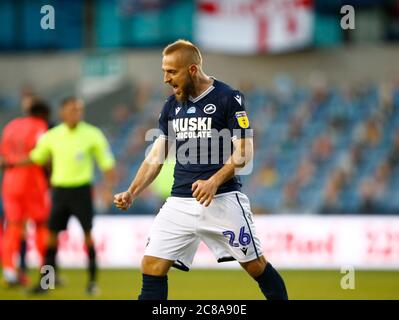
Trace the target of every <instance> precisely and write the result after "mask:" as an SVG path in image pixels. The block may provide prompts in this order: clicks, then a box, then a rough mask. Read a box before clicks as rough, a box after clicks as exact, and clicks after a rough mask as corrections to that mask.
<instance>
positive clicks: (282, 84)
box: [0, 0, 399, 299]
mask: <svg viewBox="0 0 399 320" xmlns="http://www.w3.org/2000/svg"><path fill="white" fill-rule="evenodd" d="M344 4H345V5H349V6H351V7H343V5H344ZM46 5H47V6H51V8H53V9H54V11H53V13H54V15H53V17H54V25H53V26H52V20H51V18H52V16H51V12H52V9H51V10H50V11H48V10H47V9H48V7H44V6H46ZM42 8H44V9H43V10H44V11H42V12H41V10H42ZM352 9H353V10H352ZM341 10H342V12H341ZM0 21H1V28H0V128H1V129H2V128H3V126H4V124H5V123H6V122H7V121H9V120H10V119H12V118H14V117H17V116H20V115H21V114H22V105H23V103H24V101H25V100H26V99H29V97H31V96H32V95H39V96H41V97H43V98H44V99H45V100H47V101H48V102H49V103H50V104H51V106H52V107H53V121H54V122H57V121H58V119H57V107H58V104H59V102H60V101H61V100H62V98H64V97H66V96H69V95H78V96H81V97H82V98H83V99H84V100H85V102H86V120H87V121H88V122H91V123H93V124H95V125H98V126H100V127H101V128H102V129H103V130H104V132H105V133H106V135H107V137H108V138H109V140H110V142H111V146H112V150H113V151H114V154H115V156H116V158H117V171H118V187H117V190H116V191H122V190H124V189H126V188H127V186H128V185H129V184H130V182H131V179H132V178H133V177H134V174H135V172H136V171H137V169H138V166H139V165H140V163H141V161H142V160H143V157H144V151H145V149H146V148H147V147H148V145H149V144H150V142H146V141H145V140H144V135H145V133H146V131H147V130H149V129H151V128H156V127H157V120H158V114H159V112H160V110H161V108H162V105H163V101H164V99H165V98H166V97H167V96H168V95H169V94H170V91H169V89H168V88H167V86H165V85H164V84H163V81H162V72H161V52H162V48H163V47H164V46H165V45H167V44H168V43H170V42H173V41H175V40H176V39H179V38H183V39H188V40H191V41H193V42H194V43H195V44H197V45H198V46H199V47H200V48H201V49H202V52H203V58H204V70H205V72H206V73H207V74H208V75H213V76H215V77H216V78H218V79H220V80H222V81H225V82H227V83H229V84H231V85H232V86H234V87H236V88H237V89H239V90H241V92H242V93H243V94H244V95H245V97H246V104H247V111H248V115H249V119H250V123H251V126H252V128H253V129H254V133H255V137H254V141H255V159H254V170H253V173H252V174H251V175H248V176H243V177H242V180H243V183H244V188H243V191H244V192H245V193H246V194H247V195H248V196H249V198H250V200H251V204H252V210H253V212H254V214H255V221H256V225H257V233H258V234H259V237H260V238H261V241H262V244H263V247H264V253H265V255H266V256H267V257H268V258H270V260H271V261H272V262H273V264H274V265H276V266H277V267H279V268H284V269H287V271H286V276H287V277H288V278H289V279H291V280H289V281H292V282H291V283H292V285H291V287H292V288H293V290H294V292H295V294H296V296H295V295H294V298H295V297H297V298H305V299H307V298H316V299H317V298H327V299H329V298H336V299H340V298H348V297H349V298H350V297H354V298H362V299H367V298H373V297H374V298H381V297H382V298H394V299H397V298H399V276H398V274H397V273H395V272H392V273H390V274H389V275H388V274H387V273H383V272H381V273H375V274H374V276H375V278H373V277H370V278H368V277H364V279H375V280H374V281H375V283H376V284H378V283H379V284H380V286H381V287H380V289H381V290H380V291H378V290H377V289H375V288H376V287H375V286H374V287H373V285H370V284H369V287H371V288H374V289H373V290H370V292H368V291H367V289H365V288H366V287H367V286H365V287H361V286H360V287H359V288H360V289H359V288H358V289H357V290H355V291H353V292H355V293H353V294H354V296H351V295H347V293H348V292H349V291H345V290H342V289H340V287H339V286H340V282H339V281H340V277H341V276H342V275H343V274H340V270H341V268H344V267H346V266H352V267H354V268H355V269H356V270H357V269H370V268H371V269H395V268H398V267H399V215H398V214H399V63H398V58H399V46H398V43H399V42H398V40H399V1H398V0H386V1H383V0H379V1H377V0H357V1H355V0H352V1H345V3H343V1H339V0H313V1H312V0H97V1H94V0H87V1H84V0H68V1H67V0H52V1H51V0H43V1H42V0H40V1H39V0H34V1H31V0H29V1H28V0H19V1H13V0H2V1H0ZM43 26H44V27H46V26H47V27H49V26H50V27H54V29H51V28H50V29H45V28H44V29H43ZM345 27H349V29H348V28H346V29H345ZM353 27H354V29H353ZM172 170H173V163H168V164H167V165H165V166H164V169H163V171H162V172H161V175H160V177H159V178H158V179H157V180H156V181H155V183H154V184H153V185H151V186H150V187H149V188H148V190H146V191H145V192H144V193H143V194H142V196H141V197H140V199H138V200H137V201H136V202H135V203H134V205H133V206H132V208H131V209H130V210H129V211H128V212H127V213H125V212H123V213H122V212H119V211H117V209H116V208H114V207H113V206H112V205H111V204H110V203H107V201H105V199H104V197H103V186H102V183H101V175H100V174H98V178H97V184H96V188H95V199H96V211H97V217H96V222H95V228H94V235H95V238H96V240H97V246H98V251H99V261H100V265H101V266H103V267H104V268H105V267H107V268H115V267H116V268H119V267H127V268H132V267H138V266H139V263H140V259H141V255H142V252H143V250H144V246H145V243H146V241H147V238H146V236H147V232H148V228H149V226H150V225H151V221H152V219H153V217H154V215H155V214H156V213H157V211H158V210H159V208H160V206H161V205H162V203H163V202H164V200H165V199H166V197H167V196H168V195H169V191H170V186H171V184H172V182H173V176H172V172H173V171H172ZM0 201H1V199H0ZM0 208H1V207H0ZM0 211H1V210H0ZM31 232H33V230H32V229H28V239H29V234H30V233H31ZM0 242H1V231H0ZM60 243H61V246H60V248H61V250H60V252H59V259H60V262H61V265H62V266H64V267H82V266H84V265H85V254H84V251H83V245H82V234H81V231H80V229H79V226H78V224H77V223H76V221H74V220H72V221H71V224H70V226H69V230H68V231H67V232H65V233H64V234H62V235H61V236H60ZM0 251H1V250H0ZM28 259H29V260H28V261H29V263H30V265H31V266H36V264H37V254H36V252H35V248H34V244H33V242H32V243H31V242H29V251H28ZM197 267H198V268H204V270H202V271H201V272H205V271H206V270H207V269H209V268H211V269H213V268H220V267H228V268H236V267H237V264H235V263H227V264H225V265H222V266H221V265H217V263H216V262H215V259H214V258H213V256H212V255H211V254H210V252H209V251H208V250H207V248H206V247H205V246H204V245H202V246H201V247H200V249H199V251H198V254H197V256H196V259H195V263H194V266H193V268H194V269H196V268H197ZM288 269H289V271H288ZM297 269H329V270H334V271H330V272H331V273H330V278H328V277H327V276H326V275H327V274H328V272H327V271H326V272H325V273H323V272H321V275H323V276H326V277H327V278H323V279H324V280H320V279H321V278H320V277H322V276H320V273H317V272H316V271H315V273H312V272H308V273H304V274H302V275H304V277H305V278H306V277H308V278H306V279H308V280H304V282H303V283H294V282H295V281H298V280H297V279H298V277H301V273H300V271H295V270H297ZM71 272H72V271H71ZM73 272H78V271H73ZM106 272H107V271H104V279H107V273H106ZM110 272H111V271H110ZM192 272H193V274H194V275H195V272H196V271H195V270H194V271H192ZM209 272H213V271H209ZM215 272H216V271H215ZM229 272H236V271H235V270H230V271H229ZM290 272H299V276H298V277H296V276H294V274H293V273H290ZM234 274H235V273H234ZM290 275H291V276H290ZM312 275H313V276H312ZM74 276H76V274H75V273H74V275H73V276H71V277H72V278H73V277H74ZM80 276H82V277H84V276H85V275H84V272H82V274H81V275H80ZM184 276H187V277H188V276H189V275H186V274H183V275H182V277H183V278H184ZM202 276H203V277H204V278H206V277H207V275H202ZM77 277H78V278H79V275H77ZM137 277H138V276H137ZM137 277H136V278H137ZM244 277H245V275H244ZM305 278H304V279H305ZM309 279H310V280H309ZM312 279H313V281H315V279H317V281H315V285H316V286H317V284H320V283H322V284H323V283H324V282H323V281H326V282H325V283H324V284H323V285H322V287H323V286H324V287H325V286H327V287H328V285H330V286H334V288H338V290H337V291H336V292H337V293H336V294H335V293H334V294H332V295H328V292H334V290H327V289H325V290H324V289H321V291H320V292H323V293H325V294H324V295H323V293H320V294H318V293H317V290H316V291H315V292H308V293H306V292H304V291H303V290H305V291H306V281H312ZM383 279H392V281H390V280H388V281H386V282H384V281H383ZM104 281H105V280H104ZM226 281H228V280H226ZM249 281H250V280H248V282H249ZM289 281H288V284H287V285H288V288H289V289H290V282H289ZM365 281H366V280H365ZM370 281H371V280H370ZM382 283H384V284H383V285H381V284H382ZM302 285H304V286H305V288H304V289H303V290H301V286H302ZM389 285H391V286H394V287H393V288H391V289H392V291H390V289H389ZM137 286H139V284H137V285H134V284H133V282H132V285H131V287H132V288H133V287H135V288H136V287H137ZM170 287H171V290H173V285H171V286H170ZM302 287H303V286H302ZM324 287H323V288H324ZM362 288H363V289H362ZM367 288H368V287H367ZM136 289H137V290H138V288H136ZM136 289H134V290H136ZM1 290H2V289H0V297H2V291H1ZM110 290H111V291H110V292H112V289H110ZM132 290H133V289H132ZM251 290H253V291H254V292H257V291H256V290H257V289H256V288H252V289H251ZM295 290H296V291H295ZM323 290H324V291H323ZM362 290H366V291H362ZM375 290H377V294H376V296H373V294H374V293H372V292H374V291H375ZM233 291H234V290H233ZM110 292H108V293H109V295H108V296H107V295H106V297H108V298H112V297H113V296H112V294H111V293H110ZM230 292H232V291H231V290H226V292H221V293H220V297H219V298H224V297H226V298H227V297H229V296H228V295H229V294H231V293H230ZM378 292H380V293H381V294H380V295H378V294H379V293H378ZM207 294H209V292H207V291H206V290H205V291H204V293H203V295H202V296H201V295H199V296H198V297H197V296H195V297H194V298H201V297H202V298H209V297H210V298H213V297H214V296H208V295H207ZM351 294H352V293H351ZM356 294H358V295H356ZM8 297H10V296H8ZM57 297H58V298H70V297H74V296H73V295H71V296H68V295H65V296H63V295H62V294H61V295H59V296H57ZM118 297H119V296H118ZM172 297H176V296H173V294H172ZM186 297H187V296H186ZM234 297H235V298H251V297H252V296H250V295H249V296H244V297H242V296H233V298H234ZM256 297H257V296H255V298H256ZM5 298H7V296H5ZM119 298H121V297H119ZM122 298H123V297H122ZM182 298H184V296H183V297H182ZM258 298H259V297H258Z"/></svg>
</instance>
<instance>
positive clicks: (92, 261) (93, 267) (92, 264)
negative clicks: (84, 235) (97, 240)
mask: <svg viewBox="0 0 399 320" xmlns="http://www.w3.org/2000/svg"><path fill="white" fill-rule="evenodd" d="M88 254H89V264H88V270H89V281H90V282H93V281H96V279H97V263H96V250H95V249H94V246H90V247H89V250H88Z"/></svg>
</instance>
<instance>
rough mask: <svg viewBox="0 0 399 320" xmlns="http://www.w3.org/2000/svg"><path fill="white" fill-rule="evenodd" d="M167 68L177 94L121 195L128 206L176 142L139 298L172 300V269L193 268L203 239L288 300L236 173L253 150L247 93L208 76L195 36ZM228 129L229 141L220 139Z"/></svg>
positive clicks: (167, 53) (174, 51)
mask: <svg viewBox="0 0 399 320" xmlns="http://www.w3.org/2000/svg"><path fill="white" fill-rule="evenodd" d="M162 70H163V73H164V82H165V83H167V84H169V85H170V86H171V87H172V88H173V93H174V94H173V95H171V96H170V97H169V98H168V99H167V100H166V102H165V105H164V107H163V109H162V112H161V114H160V117H159V129H160V131H161V135H160V136H159V137H158V138H157V139H156V140H155V142H154V145H153V146H152V149H151V151H150V152H149V154H148V155H147V156H146V158H145V160H144V161H143V163H142V165H141V167H140V168H139V170H138V172H137V174H136V177H135V178H134V180H133V181H132V183H131V185H130V187H129V188H128V190H127V191H125V192H122V193H119V194H117V195H115V198H114V203H115V205H116V206H117V207H118V208H119V209H122V210H127V209H128V208H129V207H130V206H131V205H132V203H133V201H134V200H135V198H136V197H138V195H139V194H140V192H142V191H143V190H144V189H145V188H146V187H147V186H148V185H149V184H151V182H152V181H153V180H154V179H155V178H156V177H157V175H158V174H159V172H160V170H161V168H162V164H163V162H164V160H165V157H166V156H167V152H168V150H169V147H170V145H171V144H172V143H173V142H175V143H176V166H175V171H174V185H173V187H172V194H171V197H169V198H168V199H167V200H166V203H165V204H164V205H163V207H162V208H161V210H160V212H159V213H158V215H157V216H156V218H155V220H154V222H153V225H152V228H151V230H150V234H149V241H148V245H147V247H146V250H145V254H144V258H143V260H142V273H143V286H142V289H141V294H140V296H139V299H141V300H147V299H153V300H162V299H167V294H168V282H167V273H168V271H169V269H170V267H172V266H174V267H176V268H179V269H182V270H185V271H188V270H189V268H190V266H191V264H192V261H193V259H194V255H195V253H196V250H197V248H198V245H199V243H200V241H201V240H202V241H204V242H205V244H206V245H207V246H208V247H209V248H210V249H211V251H212V252H213V253H214V255H215V257H216V259H217V260H218V262H223V261H232V260H237V261H238V262H239V263H240V265H241V266H242V267H243V268H244V269H245V270H246V271H247V272H248V273H249V275H250V276H251V277H253V278H254V279H255V280H256V281H257V282H258V283H259V287H260V289H261V290H262V292H263V294H264V295H265V297H266V298H267V299H281V300H286V299H288V295H287V291H286V288H285V284H284V281H283V279H282V278H281V276H280V275H279V273H278V272H277V271H276V270H275V269H274V268H273V266H272V265H271V264H270V262H267V261H266V259H265V258H264V256H263V254H262V249H261V244H260V241H259V239H258V238H257V236H256V233H255V227H254V223H253V220H252V213H251V209H250V203H249V200H248V198H247V196H246V195H244V194H243V193H242V192H241V182H240V179H239V177H238V176H236V173H237V170H240V169H243V168H244V167H245V165H246V164H248V163H249V162H250V161H251V159H252V155H253V141H252V136H253V134H252V130H251V128H250V126H249V120H248V117H247V114H246V111H245V105H244V97H243V96H242V95H241V93H240V92H239V91H236V90H234V89H232V88H231V87H229V86H228V85H227V84H225V83H223V82H221V81H219V80H217V79H215V78H213V77H209V76H207V75H206V74H205V73H204V72H203V71H202V57H201V53H200V51H199V49H198V48H197V47H196V46H194V45H193V44H192V43H190V42H188V41H184V40H178V41H176V42H174V43H172V44H170V45H168V46H167V47H166V48H165V49H164V51H163V59H162ZM218 133H222V134H218ZM226 134H227V135H228V139H229V140H228V144H227V147H226V144H225V143H220V142H221V141H222V140H223V138H225V137H226ZM214 142H218V143H214Z"/></svg>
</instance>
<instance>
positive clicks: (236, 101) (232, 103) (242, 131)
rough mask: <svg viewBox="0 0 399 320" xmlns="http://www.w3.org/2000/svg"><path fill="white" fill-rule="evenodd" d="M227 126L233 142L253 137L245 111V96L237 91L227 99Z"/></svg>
mask: <svg viewBox="0 0 399 320" xmlns="http://www.w3.org/2000/svg"><path fill="white" fill-rule="evenodd" d="M227 126H228V129H229V130H230V134H231V139H232V140H235V139H237V138H248V137H252V136H253V131H252V129H251V126H250V124H249V119H248V115H247V112H246V110H245V99H244V96H243V95H242V94H241V93H240V92H239V91H237V90H235V91H232V93H231V94H230V96H229V97H228V99H227Z"/></svg>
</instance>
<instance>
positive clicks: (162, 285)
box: [139, 274, 168, 300]
mask: <svg viewBox="0 0 399 320" xmlns="http://www.w3.org/2000/svg"><path fill="white" fill-rule="evenodd" d="M167 299H168V276H162V277H159V276H150V275H147V274H143V287H142V288H141V293H140V295H139V300H167Z"/></svg>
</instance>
